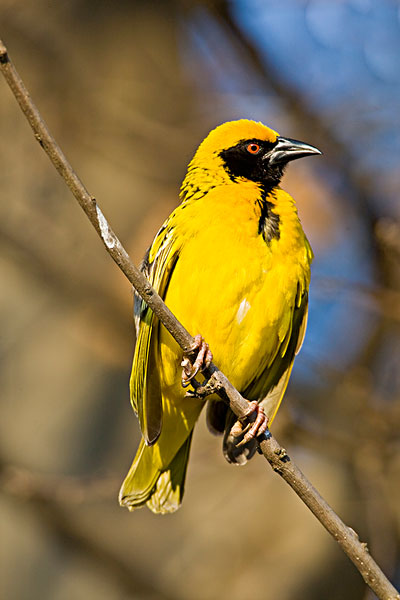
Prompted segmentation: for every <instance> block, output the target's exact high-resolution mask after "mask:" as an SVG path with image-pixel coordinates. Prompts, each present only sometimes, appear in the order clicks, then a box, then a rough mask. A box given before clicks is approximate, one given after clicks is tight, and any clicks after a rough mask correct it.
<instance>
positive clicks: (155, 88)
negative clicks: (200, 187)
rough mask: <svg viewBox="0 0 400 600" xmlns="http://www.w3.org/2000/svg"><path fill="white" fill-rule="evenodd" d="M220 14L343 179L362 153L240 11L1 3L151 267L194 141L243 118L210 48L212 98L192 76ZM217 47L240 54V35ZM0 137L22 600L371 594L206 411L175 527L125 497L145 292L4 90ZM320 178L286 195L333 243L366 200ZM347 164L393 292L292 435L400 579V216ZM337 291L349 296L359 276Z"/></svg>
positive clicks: (0, 476) (7, 408)
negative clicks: (224, 90) (187, 60)
mask: <svg viewBox="0 0 400 600" xmlns="http://www.w3.org/2000/svg"><path fill="white" fill-rule="evenodd" d="M199 7H200V8H201V10H204V11H206V12H207V13H208V15H209V18H211V19H215V20H216V21H217V22H218V24H219V26H222V27H223V28H224V31H225V33H226V35H227V39H228V40H230V41H231V43H232V44H233V46H235V48H236V49H237V48H238V47H239V49H240V55H241V58H242V60H243V64H242V65H236V64H235V68H243V69H244V70H246V69H247V70H249V72H250V71H251V70H253V72H254V74H255V75H256V76H257V77H259V78H260V77H261V80H263V81H264V83H265V86H266V88H269V91H268V92H266V94H273V95H277V96H278V99H279V98H281V99H282V103H284V105H285V107H286V108H285V110H284V111H283V112H285V111H286V116H285V115H283V116H282V114H280V113H279V114H277V115H275V116H276V118H277V119H278V122H277V123H274V122H271V123H270V124H271V125H272V126H274V127H276V128H277V129H278V128H279V129H285V132H288V131H289V130H290V128H292V129H295V130H294V131H293V137H301V136H303V138H304V139H307V135H305V133H304V129H305V128H308V130H310V127H312V128H313V129H312V131H313V137H312V139H310V138H308V139H307V141H310V142H313V143H315V144H316V145H318V141H319V140H321V138H322V137H323V138H324V141H325V144H327V143H328V145H329V144H330V145H329V147H330V148H335V149H336V150H335V151H332V155H330V153H329V152H328V153H327V156H326V161H327V163H328V164H330V165H331V167H332V169H336V168H337V167H338V163H337V152H339V151H343V152H344V151H345V150H344V149H343V148H341V147H340V142H339V141H338V140H337V139H336V138H335V133H334V132H333V131H330V130H329V127H327V128H324V124H323V120H322V121H321V119H320V118H319V117H317V116H316V115H314V114H313V112H312V110H311V109H309V108H307V107H306V106H305V105H304V103H303V102H301V101H300V100H301V99H298V101H297V100H296V98H295V96H294V95H293V90H291V88H290V87H289V86H285V85H284V83H283V82H281V81H279V79H278V77H277V74H273V78H274V81H273V82H272V81H271V73H272V70H268V69H267V67H266V66H265V64H264V67H263V66H262V64H261V63H260V61H259V60H258V57H257V51H256V50H255V49H254V48H252V47H251V44H250V45H249V42H248V40H246V39H242V38H241V35H240V31H238V30H237V29H235V27H234V26H233V22H232V21H231V20H230V17H229V3H226V4H225V3H223V2H220V3H219V2H217V3H212V2H210V3H204V4H203V3H201V2H196V3H189V2H172V1H166V2H155V3H153V2H149V3H146V2H133V3H129V2H121V3H118V4H117V5H115V6H114V5H113V4H112V3H108V2H105V1H101V2H99V3H91V2H90V1H89V0H87V1H84V0H74V1H73V2H69V3H51V2H49V1H48V0H37V1H36V2H31V1H28V2H22V1H20V0H3V2H2V5H1V7H0V16H1V23H2V26H1V29H2V32H1V33H2V37H3V38H4V41H5V43H6V44H7V45H8V49H9V51H10V54H11V56H12V58H13V60H14V62H15V64H16V66H17V68H18V70H19V72H20V74H21V75H22V77H23V79H24V81H25V83H26V85H27V87H28V89H29V90H30V92H31V94H32V96H33V98H34V100H35V102H36V104H37V105H38V107H39V109H40V111H41V113H42V115H43V116H44V118H45V120H46V122H47V123H48V125H49V126H50V129H51V131H52V132H53V134H54V135H55V137H56V139H57V141H58V142H59V143H60V145H61V146H62V148H63V150H64V151H65V153H66V155H67V156H68V158H69V160H70V161H71V163H72V164H73V166H74V167H75V168H76V170H77V172H78V173H79V175H80V176H81V178H82V179H83V181H84V182H85V184H86V186H87V187H88V189H89V190H90V192H91V193H93V194H94V195H96V197H97V198H98V200H99V203H100V205H101V207H102V209H103V211H104V212H105V214H106V216H107V217H108V219H109V220H110V223H111V224H112V227H113V228H114V230H115V231H116V232H117V234H118V235H119V236H120V238H121V240H122V241H123V243H124V244H126V246H127V248H128V249H129V251H130V252H131V256H132V258H133V259H134V261H135V262H136V263H139V261H140V259H141V256H142V254H143V253H144V251H145V249H146V247H147V245H148V244H149V243H150V242H151V240H152V237H153V235H154V233H155V232H156V231H157V229H158V227H159V226H160V224H161V223H162V221H163V219H164V218H165V217H166V216H167V215H168V214H169V212H170V211H171V210H172V209H173V207H174V206H175V205H176V203H177V194H178V189H179V185H180V181H181V179H182V177H183V174H184V171H185V166H186V164H187V162H188V161H189V159H190V157H191V154H192V153H193V151H194V149H195V147H196V146H197V144H198V143H199V141H200V140H201V139H202V138H203V137H204V135H205V134H206V133H207V132H208V130H209V129H211V128H212V127H214V126H215V125H216V124H218V123H220V122H222V121H225V120H228V119H229V118H232V116H234V115H232V109H231V107H230V105H229V103H228V102H227V99H226V98H225V97H224V96H218V95H214V96H212V97H211V98H210V99H209V101H208V104H206V106H205V105H204V102H205V100H204V99H205V96H206V90H207V89H209V87H210V82H209V79H208V78H209V75H208V73H207V68H206V66H205V65H204V64H203V63H202V60H201V57H197V62H196V57H194V56H193V57H192V60H193V71H194V72H196V70H197V73H198V77H200V78H203V81H204V90H205V91H204V92H203V94H201V93H200V92H199V89H198V87H196V86H195V85H194V82H193V79H192V78H190V77H188V73H187V71H185V70H184V69H183V67H182V62H181V57H180V53H181V52H182V46H181V45H182V43H183V42H182V39H181V36H182V22H184V21H185V19H188V17H189V16H190V13H191V11H192V10H195V9H198V8H199ZM214 51H215V52H216V55H215V60H216V61H220V62H221V64H222V65H224V64H225V63H226V62H227V61H228V62H229V57H228V56H227V55H226V48H225V46H223V45H222V46H221V49H220V51H216V50H214ZM271 69H272V67H271ZM248 77H250V75H248ZM263 78H264V79H263ZM273 87H274V89H272V88H273ZM242 116H244V117H247V116H250V117H251V115H242ZM265 120H266V121H267V122H268V121H269V119H268V116H267V117H266V119H265ZM0 129H1V136H0V156H1V164H2V170H1V178H0V186H1V197H2V202H1V206H0V211H1V218H0V247H1V256H0V269H1V279H2V282H3V284H2V286H1V295H0V308H1V313H0V314H1V332H2V334H1V357H2V360H1V366H0V376H1V389H2V401H1V411H2V418H1V421H0V434H1V445H0V466H1V471H0V487H1V492H2V493H1V496H0V521H1V523H2V526H1V532H2V533H1V538H2V544H1V550H0V552H1V555H2V556H1V565H2V566H1V567H0V569H1V577H0V579H1V583H0V589H1V594H2V597H4V598H7V599H14V598H15V599H17V598H18V599H19V600H24V599H25V598H26V599H28V598H29V599H30V600H32V599H33V598H52V599H55V600H63V599H67V598H68V599H69V598H76V599H77V600H79V599H81V598H82V599H83V598H85V600H86V599H87V598H96V599H98V600H101V599H103V598H104V599H106V598H107V600H114V599H115V600H117V599H118V600H119V599H126V598H132V599H133V598H143V599H146V600H147V599H153V598H154V599H160V600H162V599H167V598H168V599H169V598H171V599H172V598H174V599H176V600H177V599H180V598H182V599H183V598H185V599H186V598H187V599H190V600H197V599H198V600H206V599H212V598H216V597H218V598H228V597H229V598H230V599H231V600H235V599H239V598H240V599H242V598H247V597H256V598H261V597H262V598H279V599H280V600H285V599H289V598H290V599H291V600H293V599H302V598H310V599H312V598H315V599H316V598H322V597H323V598H332V599H334V598H349V599H350V598H352V599H354V598H363V597H364V593H365V590H364V585H363V582H362V581H361V578H360V577H359V576H358V574H357V573H356V571H355V570H354V569H353V567H352V566H351V565H350V563H349V562H348V561H347V559H346V558H345V557H344V556H343V555H342V553H341V551H340V550H339V548H337V547H336V545H335V543H334V542H333V541H332V540H331V539H330V538H329V536H328V535H327V534H326V533H325V531H323V530H322V528H321V527H320V525H319V524H318V523H317V522H316V521H315V519H314V518H313V517H312V516H311V514H309V513H308V511H307V510H306V508H305V507H304V506H303V505H302V504H301V502H300V501H299V500H298V499H297V498H296V497H295V496H294V495H293V494H292V492H291V491H290V490H289V489H288V488H287V487H286V486H285V485H284V483H283V482H281V481H280V479H279V478H278V477H276V476H275V475H274V474H273V473H272V471H269V470H268V469H266V468H265V464H264V462H263V461H261V460H257V457H256V458H255V459H254V460H253V461H252V462H251V463H250V464H249V465H248V466H247V467H246V468H245V469H235V468H232V467H229V466H228V465H227V464H226V463H225V461H224V459H223V457H222V453H221V451H220V440H218V439H216V438H213V437H211V436H210V435H209V433H208V432H207V430H206V428H205V425H204V422H203V420H201V422H200V423H199V425H198V426H197V429H196V434H195V440H194V444H193V449H192V456H191V461H190V467H189V474H188V480H187V492H186V496H185V501H184V505H183V507H182V508H181V510H180V511H179V512H178V513H176V515H174V516H171V517H165V518H160V517H156V516H154V515H153V514H151V513H150V512H149V511H147V510H142V511H138V512H135V513H133V514H129V513H128V512H127V511H125V510H123V509H121V508H119V506H118V503H117V494H118V488H119V484H120V482H121V481H122V478H123V476H124V475H125V472H126V470H127V468H128V466H129V464H130V461H131V458H132V457H133V454H134V451H135V449H136V444H137V443H138V439H139V431H138V424H137V422H136V420H135V418H134V416H133V413H132V411H131V408H130V405H129V399H128V380H129V370H130V360H131V356H132V348H133V344H134V332H133V326H132V306H131V305H132V298H131V291H130V289H129V285H128V284H127V282H126V281H125V280H124V279H123V277H122V275H121V273H120V272H119V271H118V270H117V269H116V268H115V265H114V264H113V263H112V262H111V260H110V258H109V257H108V256H107V254H106V253H105V252H104V250H103V248H102V247H101V244H100V243H99V240H98V239H97V237H96V236H95V235H94V233H93V231H92V230H91V227H90V225H89V224H88V223H87V222H86V219H85V218H84V217H83V215H82V214H81V212H80V209H79V208H77V206H76V205H75V204H74V201H73V199H71V197H70V193H69V191H68V190H67V189H66V187H65V185H64V184H63V182H62V181H61V180H60V179H59V177H58V175H57V174H56V173H55V172H54V171H53V169H52V167H51V166H50V164H49V163H48V161H47V158H46V157H45V156H44V154H43V153H42V152H41V150H40V148H39V147H38V146H37V145H36V144H35V143H34V140H33V138H32V136H31V134H30V131H29V129H28V126H27V123H26V122H25V121H24V119H23V117H22V115H21V114H20V112H19V110H18V107H17V105H16V103H15V100H14V99H13V97H12V96H11V94H10V93H9V91H8V90H7V88H6V86H5V83H4V82H0ZM335 144H336V146H335ZM312 168H313V167H312V165H300V164H299V165H298V166H297V165H296V168H295V169H292V170H291V171H292V172H291V171H290V170H289V172H288V174H287V175H286V176H285V181H284V187H285V189H287V190H288V191H289V192H291V193H292V194H293V195H294V196H295V198H296V200H297V202H298V205H299V211H300V214H301V216H302V220H303V223H304V226H305V229H306V231H307V232H308V233H309V234H310V237H311V238H312V241H313V246H314V250H315V251H316V252H318V251H321V252H322V251H323V249H324V247H327V246H329V245H330V244H331V243H332V240H335V237H336V236H337V231H338V229H339V228H340V226H341V222H342V221H343V215H344V214H345V208H344V206H343V203H342V202H341V199H339V198H337V196H336V191H335V189H334V188H333V187H332V186H329V185H328V184H327V183H326V182H325V181H324V179H323V177H321V175H320V174H319V175H318V174H317V173H316V172H315V171H313V170H312ZM345 176H346V177H347V181H348V190H349V195H351V194H354V195H357V197H358V198H359V203H360V207H361V208H360V207H359V214H360V219H364V220H365V223H366V228H367V231H368V235H369V236H370V240H369V242H370V244H371V247H373V248H374V260H375V263H376V268H377V269H378V271H379V274H380V276H379V284H377V285H376V286H375V285H374V286H367V285H366V286H364V287H357V288H355V289H354V290H352V291H353V294H352V299H353V300H352V301H353V302H354V303H355V305H356V306H361V307H365V306H366V307H367V309H368V310H370V311H371V314H372V315H374V318H373V324H374V326H373V327H372V328H371V331H370V332H369V335H368V336H366V337H365V342H364V346H363V348H362V351H361V352H359V354H358V356H357V358H356V359H355V360H354V361H353V364H351V365H350V366H349V368H348V369H347V370H346V372H342V371H341V370H339V369H338V370H335V369H333V368H332V367H331V366H328V365H325V364H324V363H323V360H321V362H320V363H318V364H317V368H318V369H319V370H320V371H321V372H323V374H324V377H326V378H327V380H328V381H329V386H328V388H327V387H326V386H325V387H324V386H322V387H321V386H318V385H316V386H315V388H314V389H311V390H310V389H309V388H308V389H307V393H306V394H305V393H302V392H301V390H297V389H296V388H295V387H293V386H292V387H291V388H290V390H289V393H288V394H287V398H286V403H285V406H284V408H282V410H281V413H280V416H279V418H278V420H277V423H276V425H275V427H274V433H275V434H276V436H277V438H278V439H279V440H280V442H281V443H284V444H285V445H286V447H287V448H288V451H289V453H293V455H294V456H295V458H296V461H297V462H298V464H299V465H300V466H301V468H303V469H304V471H305V472H306V473H307V475H308V477H309V478H310V479H311V481H313V483H314V484H315V485H316V487H318V489H319V490H320V492H321V493H322V494H323V495H324V496H325V497H326V499H327V500H328V501H329V502H330V504H331V505H332V506H333V507H334V508H335V510H336V511H337V512H338V513H339V514H340V515H341V516H342V518H343V519H344V520H345V521H346V523H348V524H349V525H351V526H353V527H354V528H355V529H356V530H358V531H359V532H360V534H361V538H362V539H365V540H368V542H369V546H370V549H371V552H372V554H373V555H374V557H375V558H376V560H377V561H378V563H380V566H381V567H382V568H383V569H384V570H385V571H386V573H387V574H388V575H389V576H390V577H394V574H395V571H396V565H398V562H399V528H400V513H399V506H400V487H399V484H398V482H399V481H400V459H399V452H398V450H399V438H398V430H399V425H400V410H399V404H398V395H396V394H398V390H399V387H400V386H399V382H398V381H397V382H394V381H390V380H388V378H386V379H385V378H383V379H382V377H380V378H379V379H378V378H377V372H379V374H382V372H383V371H384V369H383V367H384V364H385V361H386V360H387V357H391V358H393V357H392V355H393V353H394V352H396V351H397V350H398V327H399V318H400V315H399V308H398V307H399V292H398V291H396V290H398V283H399V279H398V243H397V240H398V236H397V235H396V232H395V228H396V227H397V228H398V225H396V223H395V222H393V221H391V220H390V221H389V222H386V221H385V220H382V219H380V218H379V215H377V214H376V213H375V214H374V213H373V211H372V212H371V208H370V205H369V204H368V203H367V202H366V203H365V204H364V205H363V204H362V199H363V198H365V197H366V196H368V193H369V191H370V189H371V187H370V183H369V182H368V181H366V180H365V179H362V180H361V179H360V177H359V176H358V175H357V176H356V175H355V173H354V172H352V171H351V169H350V167H348V171H347V172H346V173H345ZM368 207H369V208H368ZM397 230H398V229H397ZM317 285H319V288H318V289H319V291H318V292H317V293H320V294H321V295H322V296H324V295H328V296H329V295H331V294H335V293H339V294H340V290H341V289H342V286H346V283H345V282H341V281H340V280H335V279H329V278H327V279H326V280H324V281H320V282H319V284H318V282H317ZM338 327H340V324H338ZM345 336H346V332H345V331H344V332H343V338H344V339H345ZM344 343H345V342H344ZM397 377H398V373H397ZM396 400H397V402H396ZM288 405H290V406H291V407H296V408H295V409H294V410H289V409H288Z"/></svg>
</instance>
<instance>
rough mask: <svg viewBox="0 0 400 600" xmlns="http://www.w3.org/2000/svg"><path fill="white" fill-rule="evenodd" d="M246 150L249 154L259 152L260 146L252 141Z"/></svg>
mask: <svg viewBox="0 0 400 600" xmlns="http://www.w3.org/2000/svg"><path fill="white" fill-rule="evenodd" d="M246 150H247V152H250V154H258V153H259V152H260V146H259V145H258V144H255V143H254V142H253V143H252V144H249V145H248V146H247V148H246Z"/></svg>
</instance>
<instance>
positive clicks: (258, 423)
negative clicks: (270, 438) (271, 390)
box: [231, 400, 268, 447]
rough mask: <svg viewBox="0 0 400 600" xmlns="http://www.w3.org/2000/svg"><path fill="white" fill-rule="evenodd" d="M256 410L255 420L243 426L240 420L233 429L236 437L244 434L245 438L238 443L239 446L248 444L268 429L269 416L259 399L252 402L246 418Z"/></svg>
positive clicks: (232, 431) (232, 432)
mask: <svg viewBox="0 0 400 600" xmlns="http://www.w3.org/2000/svg"><path fill="white" fill-rule="evenodd" d="M254 412H255V413H256V418H255V420H254V421H253V422H250V423H248V424H247V425H246V426H245V427H244V428H243V425H242V423H241V422H240V421H236V423H234V425H233V427H232V429H231V434H232V435H233V436H234V437H239V436H240V435H242V434H244V437H243V439H242V440H241V441H240V442H239V443H238V444H236V446H237V447H240V446H243V445H244V444H247V442H250V441H251V440H253V439H254V438H256V437H258V436H260V435H262V434H263V433H265V432H266V431H267V429H268V417H267V415H266V414H265V412H264V408H263V407H262V405H261V404H259V403H258V402H257V400H254V401H253V402H250V405H249V410H248V413H247V415H246V419H247V418H248V417H250V416H251V415H252V414H253V413H254Z"/></svg>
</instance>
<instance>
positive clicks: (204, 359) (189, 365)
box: [181, 335, 213, 387]
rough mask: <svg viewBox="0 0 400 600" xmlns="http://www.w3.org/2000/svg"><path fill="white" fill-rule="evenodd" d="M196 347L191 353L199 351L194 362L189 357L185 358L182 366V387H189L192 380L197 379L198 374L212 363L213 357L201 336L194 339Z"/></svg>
mask: <svg viewBox="0 0 400 600" xmlns="http://www.w3.org/2000/svg"><path fill="white" fill-rule="evenodd" d="M194 342H195V344H194V346H193V348H191V353H195V352H196V351H197V355H196V358H195V360H194V362H192V361H191V360H190V358H189V357H188V356H184V357H183V360H182V363H181V366H182V386H183V387H187V386H188V385H190V383H191V381H192V379H193V378H194V377H196V375H197V373H198V372H199V371H200V370H201V371H203V370H204V369H207V367H209V366H210V364H211V363H212V359H213V355H212V352H211V350H210V348H209V345H208V344H207V342H205V341H204V339H203V337H202V336H201V335H196V336H195V337H194Z"/></svg>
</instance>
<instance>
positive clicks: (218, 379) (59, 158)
mask: <svg viewBox="0 0 400 600" xmlns="http://www.w3.org/2000/svg"><path fill="white" fill-rule="evenodd" d="M0 69H1V71H2V73H3V75H4V77H5V79H6V81H7V83H8V85H9V86H10V88H11V90H12V92H13V94H14V96H15V98H16V100H17V102H18V104H19V105H20V108H21V110H22V111H23V113H24V114H25V116H26V118H27V120H28V122H29V124H30V126H31V127H32V129H33V132H34V135H35V138H36V140H37V141H38V142H39V143H40V145H41V146H42V148H43V149H44V151H45V152H46V153H47V155H48V156H49V158H50V160H51V162H52V163H53V165H54V166H55V168H56V169H57V171H58V172H59V173H60V175H61V176H62V178H63V179H64V180H65V182H66V184H67V185H68V187H69V188H70V190H71V191H72V193H73V195H74V196H75V198H76V199H77V201H78V202H79V204H80V206H81V207H82V209H83V210H84V211H85V213H86V215H87V217H88V218H89V220H90V222H91V223H92V225H93V227H94V228H95V229H96V231H97V233H98V235H99V236H100V238H101V239H102V241H103V244H104V245H105V247H106V250H107V252H108V253H109V254H110V255H111V257H112V258H113V260H114V261H115V262H116V263H117V265H118V266H119V268H120V269H121V271H122V272H123V273H124V275H125V276H126V277H127V279H128V280H129V281H130V282H131V284H132V285H133V286H134V288H135V289H136V290H137V291H138V293H139V294H140V295H141V297H142V298H143V299H144V300H145V302H147V304H148V305H149V306H150V308H151V309H152V310H153V312H154V313H155V314H156V315H157V317H158V318H159V319H160V321H161V322H162V323H163V325H164V326H165V327H166V328H167V330H168V331H169V332H170V333H171V335H172V336H173V337H174V338H175V340H176V341H177V342H178V344H179V345H180V346H181V348H182V350H183V351H184V352H186V353H189V354H190V352H191V350H192V348H193V347H194V340H193V338H192V336H191V335H190V334H189V332H188V331H186V329H185V328H184V327H183V326H182V325H181V323H179V321H178V320H177V319H176V318H175V316H174V315H173V314H172V313H171V311H170V310H169V309H168V308H167V306H166V305H165V304H164V302H163V301H162V299H161V298H160V296H159V295H158V294H157V292H156V291H155V290H154V289H153V288H152V287H151V285H150V284H149V282H148V281H147V279H146V278H145V277H144V276H143V275H142V273H140V271H139V270H138V269H137V268H136V267H135V266H134V265H133V263H132V262H131V260H130V258H129V256H128V253H127V252H126V250H125V248H124V247H123V246H122V244H121V242H120V241H119V239H118V237H117V236H116V235H115V233H114V232H113V230H112V229H111V227H110V225H109V224H108V222H107V219H106V218H105V216H104V215H103V213H102V211H101V209H100V207H99V206H98V204H97V202H96V199H95V198H94V197H93V196H91V195H90V194H89V192H88V191H87V189H86V188H85V186H84V185H83V183H82V182H81V180H80V179H79V177H78V176H77V175H76V173H75V172H74V170H73V169H72V167H71V165H70V164H69V162H68V161H67V159H66V158H65V156H64V154H63V152H62V151H61V149H60V147H59V146H58V145H57V143H56V141H55V140H54V138H53V137H52V136H51V134H50V132H49V130H48V128H47V126H46V124H45V123H44V121H43V120H42V118H41V116H40V114H39V111H38V110H37V108H36V106H35V105H34V104H33V102H32V100H31V98H30V96H29V94H28V91H27V89H26V88H25V85H24V83H23V82H22V80H21V78H20V77H19V75H18V73H17V71H16V70H15V67H14V66H13V64H12V62H11V61H10V59H9V56H8V54H7V49H6V47H5V46H4V44H3V42H2V41H1V40H0ZM209 375H212V380H213V383H214V385H215V387H216V388H217V389H218V391H219V393H220V395H221V397H223V398H224V399H225V400H227V401H229V405H230V407H231V409H232V410H233V412H234V413H235V414H236V415H237V416H238V418H240V419H245V418H246V416H247V414H248V412H249V403H248V401H247V400H246V399H245V398H243V397H242V396H241V395H240V394H239V392H238V391H237V390H236V389H235V388H234V387H233V386H232V385H231V383H230V382H229V381H228V379H227V378H226V377H225V375H224V374H223V373H222V372H221V371H219V369H218V368H217V367H216V366H215V365H212V366H211V368H210V372H209ZM259 446H260V449H261V452H262V454H263V455H264V457H265V458H266V459H267V460H268V462H269V463H270V465H271V466H272V468H273V469H274V471H276V472H277V473H279V474H280V475H281V476H282V477H283V479H284V480H285V481H286V482H287V483H288V484H289V485H290V486H291V488H292V489H293V490H294V491H295V492H296V494H297V495H298V496H299V497H300V498H301V499H302V500H303V502H304V503H305V504H306V505H307V506H308V508H309V509H310V510H311V511H312V513H313V514H314V515H315V516H316V518H317V519H318V520H319V521H320V522H321V523H322V525H323V526H324V527H325V528H326V529H327V530H328V531H329V533H330V534H331V535H332V536H333V537H334V538H335V539H336V541H337V542H338V544H339V545H340V546H341V547H342V549H343V550H344V552H345V553H346V554H347V556H348V557H349V558H350V559H351V560H352V561H353V563H354V564H355V566H356V567H357V569H358V570H359V572H360V573H361V575H362V577H363V578H364V580H365V582H366V583H367V584H368V585H369V586H370V588H371V589H372V590H373V591H374V592H375V594H376V595H377V596H378V598H380V599H381V600H400V594H399V593H398V592H397V591H396V589H395V588H394V587H393V586H392V584H391V583H390V581H389V580H388V579H387V578H386V576H385V575H384V573H383V572H382V570H381V569H380V567H379V566H378V565H377V564H376V562H375V561H374V560H373V558H372V557H371V555H370V554H369V552H368V548H367V545H366V544H365V543H362V542H360V540H359V538H358V536H357V534H356V533H355V531H353V529H351V528H350V527H347V526H346V525H345V524H344V523H343V521H342V520H341V519H340V518H339V517H338V515H337V514H336V513H335V512H334V511H333V510H332V508H331V507H330V506H329V505H328V504H327V502H326V501H325V500H324V499H323V498H322V497H321V495H320V494H319V493H318V491H317V490H316V489H315V488H314V487H313V485H312V484H311V483H310V481H308V479H307V478H306V477H305V475H304V474H303V473H302V472H301V471H300V469H299V468H298V467H297V466H296V465H295V464H294V462H293V461H292V460H291V459H290V458H289V456H288V455H287V453H286V451H285V450H284V448H282V447H281V446H280V445H279V444H278V442H277V441H276V440H275V438H274V437H273V436H272V435H271V433H270V432H269V431H268V432H267V434H266V435H264V436H263V438H262V439H260V440H259Z"/></svg>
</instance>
